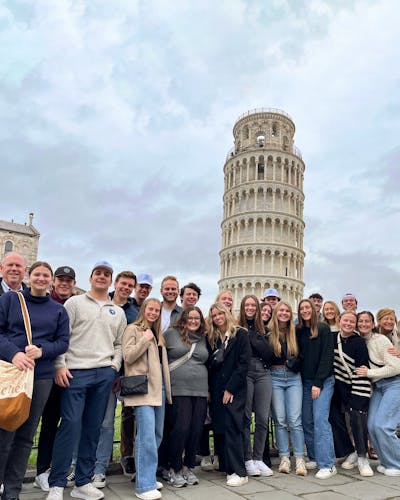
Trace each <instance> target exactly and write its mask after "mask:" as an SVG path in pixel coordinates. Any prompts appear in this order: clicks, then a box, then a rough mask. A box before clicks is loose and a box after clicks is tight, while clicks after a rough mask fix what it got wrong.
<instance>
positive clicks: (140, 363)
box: [122, 324, 172, 406]
mask: <svg viewBox="0 0 400 500" xmlns="http://www.w3.org/2000/svg"><path fill="white" fill-rule="evenodd" d="M162 353H163V354H162V374H161V365H160V359H159V356H158V345H157V342H156V339H155V338H154V337H153V338H152V339H150V340H147V339H146V338H145V337H144V335H143V331H141V330H140V329H139V328H138V327H137V326H136V325H133V324H132V325H129V326H128V327H127V328H126V330H125V332H124V335H123V337H122V357H123V359H124V363H125V375H127V376H128V375H147V378H148V393H147V394H141V395H137V396H125V398H124V404H125V405H126V406H161V405H162V375H163V377H164V386H165V393H166V397H167V402H168V403H171V402H172V399H171V383H170V378H169V368H168V358H167V350H166V348H165V347H164V346H163V347H162Z"/></svg>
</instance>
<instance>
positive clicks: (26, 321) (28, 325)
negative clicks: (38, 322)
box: [17, 292, 32, 345]
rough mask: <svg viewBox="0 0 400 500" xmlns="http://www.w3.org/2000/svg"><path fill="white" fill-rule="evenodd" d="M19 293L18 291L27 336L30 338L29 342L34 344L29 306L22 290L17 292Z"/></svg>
mask: <svg viewBox="0 0 400 500" xmlns="http://www.w3.org/2000/svg"><path fill="white" fill-rule="evenodd" d="M17 293H18V298H19V302H20V304H21V310H22V317H23V318H24V325H25V332H26V338H27V339H28V344H29V345H32V328H31V320H30V318H29V312H28V308H27V307H26V302H25V297H24V296H23V295H22V292H17Z"/></svg>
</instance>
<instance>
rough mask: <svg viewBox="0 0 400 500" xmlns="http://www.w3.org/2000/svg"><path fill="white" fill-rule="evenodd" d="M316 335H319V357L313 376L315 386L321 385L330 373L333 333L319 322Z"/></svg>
mask: <svg viewBox="0 0 400 500" xmlns="http://www.w3.org/2000/svg"><path fill="white" fill-rule="evenodd" d="M318 335H320V336H321V340H320V343H321V344H320V346H321V351H320V358H319V363H318V367H317V371H316V373H315V377H314V385H315V386H316V387H322V386H323V385H324V381H325V380H326V379H327V378H328V377H329V375H332V370H333V357H334V354H333V335H332V333H331V331H330V328H329V327H328V325H325V324H324V323H320V324H319V325H318Z"/></svg>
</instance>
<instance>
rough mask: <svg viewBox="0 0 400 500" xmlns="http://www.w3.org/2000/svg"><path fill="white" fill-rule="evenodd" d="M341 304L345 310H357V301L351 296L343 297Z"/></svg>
mask: <svg viewBox="0 0 400 500" xmlns="http://www.w3.org/2000/svg"><path fill="white" fill-rule="evenodd" d="M342 306H343V309H344V310H345V311H357V301H356V299H354V298H353V297H345V298H344V299H343V300H342Z"/></svg>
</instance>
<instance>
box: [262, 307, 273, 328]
mask: <svg viewBox="0 0 400 500" xmlns="http://www.w3.org/2000/svg"><path fill="white" fill-rule="evenodd" d="M260 307H261V319H262V320H263V323H264V329H265V331H267V329H268V323H269V320H270V319H271V316H272V307H271V304H268V302H261V304H260Z"/></svg>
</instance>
